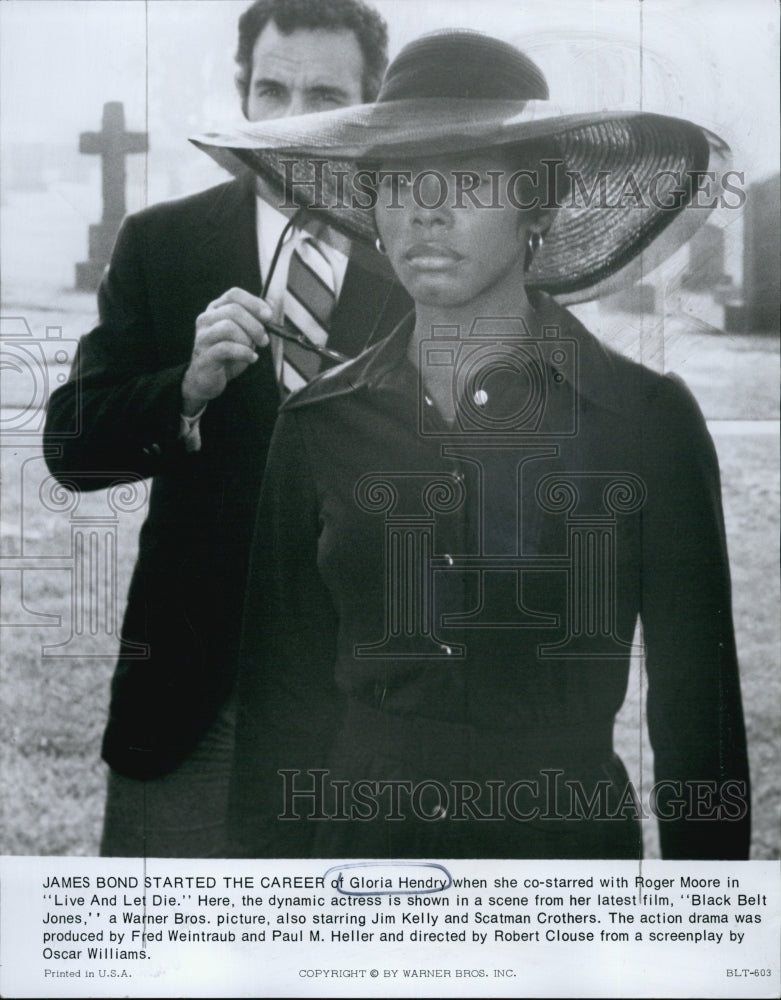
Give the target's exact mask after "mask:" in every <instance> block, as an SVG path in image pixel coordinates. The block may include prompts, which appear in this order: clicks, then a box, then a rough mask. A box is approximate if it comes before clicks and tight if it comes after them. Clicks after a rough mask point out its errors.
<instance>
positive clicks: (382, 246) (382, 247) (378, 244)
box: [374, 236, 388, 257]
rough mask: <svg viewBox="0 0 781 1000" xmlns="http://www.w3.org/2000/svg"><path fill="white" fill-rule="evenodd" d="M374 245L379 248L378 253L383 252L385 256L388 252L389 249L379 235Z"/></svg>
mask: <svg viewBox="0 0 781 1000" xmlns="http://www.w3.org/2000/svg"><path fill="white" fill-rule="evenodd" d="M374 245H375V247H376V248H377V253H381V254H382V255H383V257H384V256H385V255H386V254H387V252H388V251H387V250H386V249H385V244H384V243H383V242H382V240H381V239H380V237H379V236H378V237H377V239H376V240H375V241H374Z"/></svg>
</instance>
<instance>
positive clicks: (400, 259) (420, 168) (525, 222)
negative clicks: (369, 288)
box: [375, 150, 532, 306]
mask: <svg viewBox="0 0 781 1000" xmlns="http://www.w3.org/2000/svg"><path fill="white" fill-rule="evenodd" d="M517 169H518V165H517V164H513V163H511V162H510V160H509V157H508V156H506V155H505V154H503V153H502V152H501V151H498V150H497V151H493V150H491V151H486V152H478V153H469V154H462V155H455V154H450V155H447V156H438V157H427V158H426V159H425V161H422V160H406V161H403V162H402V161H394V162H386V163H383V164H382V167H381V173H380V178H381V180H380V184H379V197H378V201H377V207H376V209H375V220H376V224H377V230H378V232H379V234H380V239H381V240H382V242H383V244H384V246H385V249H386V251H387V254H388V259H389V260H390V263H391V265H392V266H393V269H394V271H395V272H396V274H397V276H398V278H399V280H400V281H401V283H402V284H403V285H404V287H405V288H406V289H407V291H408V292H409V293H410V295H411V296H412V298H413V299H414V300H415V301H416V302H417V303H420V304H424V305H431V306H460V305H465V304H467V303H469V302H471V301H473V300H474V299H476V298H478V297H486V296H488V299H489V301H490V295H491V293H492V292H493V291H499V290H500V288H501V286H503V285H504V283H509V282H512V287H513V288H514V289H517V288H518V287H519V283H520V285H522V284H523V263H524V259H525V254H526V245H527V237H528V233H529V226H530V223H531V221H532V214H531V213H530V212H524V211H523V210H522V209H519V208H517V207H514V206H513V205H512V204H511V203H510V202H508V198H507V180H508V178H509V177H510V176H511V175H512V174H513V173H514V172H515V171H516V170H517ZM382 172H385V173H390V174H392V175H395V176H390V177H385V178H384V179H382ZM405 173H406V175H407V176H404V174H405ZM410 175H411V180H410V179H409V176H410ZM475 175H476V177H475ZM476 179H479V184H476V183H475V181H476ZM489 206H490V207H489Z"/></svg>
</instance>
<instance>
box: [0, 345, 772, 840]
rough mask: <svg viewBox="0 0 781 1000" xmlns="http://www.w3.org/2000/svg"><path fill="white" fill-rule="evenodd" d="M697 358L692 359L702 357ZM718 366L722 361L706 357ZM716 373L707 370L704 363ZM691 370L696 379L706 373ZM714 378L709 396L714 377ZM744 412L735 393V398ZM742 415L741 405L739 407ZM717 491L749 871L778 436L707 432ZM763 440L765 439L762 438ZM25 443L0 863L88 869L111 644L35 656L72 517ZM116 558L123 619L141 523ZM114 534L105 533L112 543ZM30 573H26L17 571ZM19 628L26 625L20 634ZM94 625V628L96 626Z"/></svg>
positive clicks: (764, 356)
mask: <svg viewBox="0 0 781 1000" xmlns="http://www.w3.org/2000/svg"><path fill="white" fill-rule="evenodd" d="M700 346H701V345H700ZM749 346H750V345H749V344H748V343H747V342H745V341H744V342H741V344H740V346H739V352H740V353H741V355H742V357H741V358H740V359H739V362H737V363H734V364H733V365H732V370H733V372H734V371H735V370H741V369H742V370H745V371H747V372H750V371H751V369H752V367H753V365H756V364H762V365H768V366H770V365H772V366H775V364H776V358H775V355H774V350H775V349H774V346H773V345H772V343H771V342H768V341H762V340H760V339H758V338H757V339H756V340H755V343H754V344H753V346H752V347H751V350H750V353H751V354H752V355H754V356H753V357H752V358H751V359H749V361H750V363H746V360H747V359H746V357H745V354H746V351H747V350H748V349H749ZM711 354H712V355H713V356H714V357H715V358H716V360H717V361H718V363H719V365H723V364H724V358H719V356H720V355H724V354H727V355H728V354H729V350H728V349H727V348H726V347H725V345H724V343H723V342H721V343H716V344H714V345H713V350H712V351H711ZM709 363H713V361H712V360H711V362H709ZM706 364H707V363H706V362H705V361H703V360H702V359H700V361H699V362H698V366H699V368H703V366H706ZM722 372H723V369H720V371H719V372H718V373H716V372H714V374H713V378H712V379H711V380H710V381H708V380H707V378H705V375H704V373H702V372H700V373H699V374H700V375H702V380H703V382H704V384H707V385H712V384H713V383H714V382H716V381H718V380H719V379H720V378H721V377H722ZM730 388H731V391H732V392H733V393H734V394H735V395H736V398H737V399H738V400H739V399H740V394H741V392H742V391H743V388H742V387H741V386H738V385H734V384H730ZM736 407H737V404H736ZM711 429H712V432H713V435H714V440H715V442H716V445H717V449H718V453H719V458H720V463H721V468H722V479H723V490H724V503H725V512H726V513H725V516H726V523H727V532H728V539H729V547H730V556H731V565H732V574H733V585H734V598H733V600H734V612H735V621H736V628H737V637H738V648H739V653H740V659H741V666H742V679H743V690H744V700H745V705H746V716H747V725H748V730H749V740H750V749H751V766H752V776H753V783H754V812H755V823H754V836H753V849H752V854H753V856H754V857H756V858H770V857H776V856H777V855H778V846H779V845H778V816H779V802H780V796H779V782H778V775H779V752H780V750H781V721H780V720H781V712H779V707H780V703H781V697H780V692H781V677H780V672H779V669H778V668H779V663H778V650H779V623H778V607H779V599H778V552H777V538H778V495H779V484H778V462H777V450H778V437H777V434H776V433H775V432H774V430H773V428H772V427H770V428H768V426H767V425H755V424H754V423H751V422H749V423H721V422H719V421H715V422H713V423H712V424H711ZM768 430H770V432H769V433H768ZM39 449H40V446H39V444H38V442H37V441H36V440H35V439H34V438H30V439H29V440H27V441H25V442H23V443H22V444H17V445H15V446H14V445H11V444H6V446H5V447H3V448H2V449H1V451H0V453H1V454H2V462H3V470H2V471H3V481H4V483H5V484H6V488H5V490H4V494H3V501H2V504H3V506H2V522H3V543H2V557H3V561H2V563H0V566H2V567H4V583H5V587H4V594H3V597H4V600H3V610H2V623H3V625H4V626H5V627H4V628H3V629H2V632H3V640H4V641H3V670H2V707H1V709H0V710H1V711H2V715H1V716H0V726H1V727H2V730H1V731H2V734H3V736H2V741H1V742H0V755H1V756H0V775H1V776H2V785H3V789H4V794H3V811H4V816H3V844H2V849H3V853H7V854H63V855H90V854H94V853H96V851H97V845H98V838H99V831H100V821H101V813H102V800H103V784H104V781H105V768H104V766H103V765H102V764H101V763H100V761H99V752H100V737H101V733H102V729H103V725H104V722H105V717H106V707H107V698H108V682H109V678H110V674H111V671H112V667H113V664H112V657H113V651H114V648H115V641H114V637H113V636H111V635H106V634H105V630H104V631H100V629H99V628H98V629H97V631H96V634H94V635H93V634H90V630H89V629H87V630H86V633H85V635H84V636H83V637H82V638H81V639H80V641H79V645H78V648H77V650H76V654H77V655H71V656H68V657H63V656H54V657H51V656H49V657H45V656H43V655H42V648H43V647H44V646H51V645H53V644H56V643H58V642H61V641H63V639H64V638H67V636H68V635H69V634H70V615H71V611H70V600H71V598H70V593H71V576H70V570H69V569H68V568H67V566H68V565H69V563H68V559H67V558H61V559H60V564H61V565H59V566H58V565H55V564H56V563H57V559H56V558H53V557H54V556H60V555H62V554H63V553H65V554H66V555H67V554H68V553H69V546H70V535H69V531H70V527H69V525H70V514H68V513H67V512H65V513H53V512H52V511H50V510H48V509H46V508H45V507H44V506H43V505H42V503H41V500H40V497H41V492H40V490H41V487H40V481H41V479H42V477H43V476H44V475H45V472H44V470H43V464H42V459H41V457H40V450H39ZM106 501H107V498H106V495H105V494H94V495H91V496H89V497H86V498H83V500H82V502H81V504H80V506H79V508H78V514H79V516H80V517H83V518H85V519H86V522H88V523H91V522H89V519H90V518H92V519H93V520H94V521H95V522H96V523H97V521H98V520H99V519H100V518H101V517H103V518H104V519H105V517H106V512H107V511H109V512H110V508H109V507H107V503H106ZM113 516H114V522H113V524H114V525H115V529H116V530H115V534H116V539H117V546H118V555H117V578H116V586H117V590H118V601H117V607H118V609H119V610H120V611H121V607H122V603H123V595H124V592H125V590H126V588H127V583H128V580H129V574H130V570H131V568H132V563H133V559H134V553H135V545H136V536H137V533H138V528H139V526H140V522H141V519H142V516H143V511H142V510H137V511H133V512H120V513H119V514H117V513H116V512H115V513H114V515H113ZM112 530H113V529H112ZM19 566H23V567H26V568H25V569H24V572H21V571H18V570H17V569H16V568H15V567H19ZM40 614H48V615H57V616H59V617H60V619H61V624H60V625H59V626H58V625H56V624H50V623H49V624H44V623H42V622H36V620H35V619H34V618H33V616H34V615H40ZM24 616H26V617H27V619H28V623H27V624H24V625H21V624H18V622H19V621H20V620H21V619H22V618H23V617H24ZM98 624H99V625H100V624H101V623H100V622H99V623H98ZM642 705H643V684H642V676H641V670H640V668H639V666H638V665H635V669H634V671H633V674H632V678H631V681H630V689H629V694H628V697H627V700H626V703H625V705H624V708H623V710H622V712H621V714H620V717H619V719H618V723H617V730H616V737H617V748H618V750H619V753H620V754H621V756H622V757H623V759H624V760H625V763H626V764H627V767H628V770H629V773H630V775H631V776H632V777H633V779H634V780H636V781H637V780H638V778H639V775H640V773H641V763H642V774H643V775H644V776H645V781H646V782H648V780H649V776H650V774H651V762H652V757H651V752H650V749H649V747H648V742H647V738H646V737H645V736H644V735H643V736H642V738H641V734H644V727H643V726H642V717H643V707H642ZM646 826H647V827H648V829H647V830H646V852H647V855H648V856H651V857H653V856H655V855H656V856H658V853H657V852H658V846H657V838H656V831H655V829H654V827H653V824H652V823H648V824H646Z"/></svg>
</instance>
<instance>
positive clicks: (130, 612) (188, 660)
mask: <svg viewBox="0 0 781 1000" xmlns="http://www.w3.org/2000/svg"><path fill="white" fill-rule="evenodd" d="M361 254H364V255H366V254H371V255H372V256H374V257H377V255H376V254H374V251H371V250H367V249H365V248H354V250H353V254H352V256H351V260H350V265H349V267H348V269H347V273H346V275H345V280H344V285H343V288H342V294H341V296H340V300H339V303H338V304H337V307H336V310H335V314H334V318H333V337H332V342H333V343H334V346H335V347H336V348H337V349H338V350H340V351H342V352H344V353H348V354H355V353H357V351H358V350H360V348H361V347H362V346H363V344H359V343H357V342H356V341H355V331H366V330H367V329H369V330H372V331H373V336H374V337H376V338H381V337H383V336H384V335H385V334H386V333H387V332H389V331H390V329H392V327H393V326H394V325H395V323H396V322H397V321H398V319H399V317H400V316H401V315H403V314H404V312H406V311H407V310H408V309H409V300H408V299H407V297H406V294H405V293H404V292H403V291H401V289H400V288H399V286H398V285H395V284H392V275H390V272H389V271H388V272H387V274H388V277H382V276H379V275H378V273H377V262H376V261H375V262H374V266H373V267H372V268H371V269H369V270H366V269H364V268H363V267H361V266H360V264H361V259H360V258H361ZM233 286H239V287H242V288H244V289H246V290H247V291H249V292H251V293H252V294H255V295H259V294H260V292H261V281H260V274H259V267H258V249H257V236H256V225H255V195H254V188H253V183H252V178H251V177H247V178H244V179H242V180H238V181H231V182H228V183H225V184H222V185H220V186H218V187H215V188H212V189H210V190H208V191H203V192H201V193H199V194H196V195H193V196H191V197H187V198H184V199H181V200H178V201H174V202H169V203H165V204H160V205H155V206H153V207H150V208H148V209H145V210H144V211H142V212H139V213H138V214H137V215H132V216H130V217H128V218H127V219H126V220H125V221H124V223H123V225H122V228H121V230H120V233H119V235H118V237H117V242H116V246H115V248H114V253H113V256H112V261H111V266H110V268H109V270H108V272H107V274H106V276H105V278H104V280H103V282H102V284H101V287H100V291H99V295H98V303H99V310H100V321H99V323H98V325H97V326H96V327H95V329H94V330H93V331H92V332H91V333H89V334H88V335H87V336H85V337H84V338H82V340H81V342H80V344H79V350H78V354H77V357H76V360H75V362H74V365H73V370H72V372H71V375H70V379H69V381H68V382H67V383H66V384H65V385H63V386H62V387H61V388H59V389H58V390H57V391H56V392H55V393H54V394H53V395H52V398H51V401H50V403H49V410H48V415H47V421H46V428H45V436H44V442H45V451H46V458H47V462H48V464H49V468H50V470H51V471H52V472H53V473H54V475H56V476H57V477H58V479H60V480H61V481H62V482H63V483H66V484H68V485H70V486H71V487H72V488H75V489H84V490H94V489H99V488H102V487H107V486H109V485H111V484H113V483H117V482H121V481H123V480H128V479H138V478H146V477H149V476H151V477H153V484H152V491H151V499H150V505H149V514H148V517H147V519H146V521H145V523H144V525H143V527H142V529H141V535H140V544H139V554H138V561H137V564H136V567H135V571H134V573H133V578H132V583H131V585H130V592H129V597H128V604H127V611H126V614H125V619H124V624H123V631H122V648H121V651H120V657H119V662H118V665H117V668H116V672H115V674H114V679H113V682H112V696H111V709H110V717H109V721H108V726H107V728H106V732H105V737H104V742H103V756H104V758H105V760H106V761H107V762H108V763H109V764H111V765H112V767H114V768H115V769H116V770H118V771H120V772H121V773H123V774H126V775H129V776H133V777H152V776H155V775H159V774H162V773H165V772H166V771H168V770H170V769H171V768H172V767H174V766H175V765H176V764H177V763H178V762H180V761H181V760H182V759H184V757H186V756H187V754H188V753H189V752H190V750H191V749H192V748H193V746H194V745H195V744H196V742H197V741H198V740H199V738H200V737H201V736H202V735H203V733H204V732H205V731H206V729H207V728H208V726H209V725H210V723H211V721H212V720H213V718H214V716H215V714H216V712H217V710H218V709H219V707H220V705H221V704H222V703H223V701H224V699H225V697H226V695H227V694H228V693H229V691H230V690H231V687H232V684H233V680H234V674H235V659H236V655H235V649H236V645H237V640H236V633H237V630H238V627H239V620H240V612H241V607H242V603H243V592H244V583H245V575H246V568H247V556H248V551H249V544H250V540H251V534H252V526H253V524H254V515H255V507H256V504H257V499H258V494H259V490H260V483H261V477H262V474H263V468H264V463H265V458H266V451H267V449H268V445H269V441H270V438H271V432H272V429H273V426H274V422H275V419H276V412H277V407H278V405H279V394H278V389H277V385H276V381H275V376H274V372H273V367H272V362H271V356H270V351H269V350H265V351H262V352H261V356H260V358H259V360H258V361H257V362H256V363H255V364H254V365H252V366H250V368H249V369H248V370H247V371H246V372H245V373H244V374H243V375H242V376H240V377H239V378H237V379H235V380H234V381H233V382H231V383H230V384H229V385H228V387H227V388H226V390H225V392H224V393H223V394H222V395H221V396H220V397H219V398H218V399H215V400H213V401H212V402H211V403H210V404H209V406H208V407H207V409H206V412H205V414H204V416H203V418H202V421H201V432H202V442H203V443H202V448H201V450H200V451H199V452H197V453H190V454H188V453H187V452H186V451H185V449H184V448H183V446H182V444H181V442H180V441H178V435H179V417H180V409H181V389H180V386H181V381H182V377H183V375H184V372H185V369H186V367H187V365H188V362H189V359H190V354H191V351H192V345H193V340H194V335H195V320H196V317H197V316H198V315H199V314H200V313H201V312H202V311H203V310H204V309H205V307H206V306H207V305H208V303H209V302H211V301H212V300H214V299H215V298H218V297H219V296H220V295H222V294H223V293H224V292H225V291H227V290H228V289H229V288H231V287H233ZM364 343H365V340H364ZM74 428H79V432H78V434H76V435H75V436H68V435H71V434H72V432H73V430H74ZM139 644H140V645H141V646H146V647H147V648H148V653H147V654H146V655H141V656H139V648H138V647H139Z"/></svg>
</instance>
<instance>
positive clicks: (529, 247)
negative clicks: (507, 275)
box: [523, 229, 545, 273]
mask: <svg viewBox="0 0 781 1000" xmlns="http://www.w3.org/2000/svg"><path fill="white" fill-rule="evenodd" d="M544 242H545V240H544V238H543V235H542V233H541V232H539V231H538V230H536V229H533V230H532V231H531V232H530V233H529V235H528V236H527V237H526V257H525V259H524V262H523V270H524V273H526V271H528V270H529V268H530V267H531V266H532V261H533V260H534V257H535V255H536V254H538V253H539V252H540V250H541V249H542V246H543V244H544Z"/></svg>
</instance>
